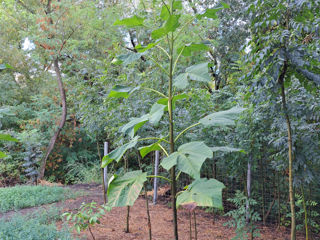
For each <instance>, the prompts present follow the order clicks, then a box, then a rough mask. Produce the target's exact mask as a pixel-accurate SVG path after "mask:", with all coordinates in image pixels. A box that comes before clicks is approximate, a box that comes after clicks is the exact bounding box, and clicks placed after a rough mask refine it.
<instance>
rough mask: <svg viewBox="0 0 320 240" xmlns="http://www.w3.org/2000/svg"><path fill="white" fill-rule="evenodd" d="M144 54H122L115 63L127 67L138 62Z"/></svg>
mask: <svg viewBox="0 0 320 240" xmlns="http://www.w3.org/2000/svg"><path fill="white" fill-rule="evenodd" d="M144 54H145V53H144V52H138V53H136V52H130V53H127V54H122V55H119V56H118V58H117V59H118V61H119V62H116V63H117V64H122V65H124V66H127V65H129V64H131V63H133V62H136V61H137V60H139V59H140V58H141V56H143V55H144Z"/></svg>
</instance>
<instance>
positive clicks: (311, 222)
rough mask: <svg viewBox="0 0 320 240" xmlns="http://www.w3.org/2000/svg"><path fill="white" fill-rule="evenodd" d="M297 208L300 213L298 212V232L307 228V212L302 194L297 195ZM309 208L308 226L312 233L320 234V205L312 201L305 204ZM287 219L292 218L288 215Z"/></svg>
mask: <svg viewBox="0 0 320 240" xmlns="http://www.w3.org/2000/svg"><path fill="white" fill-rule="evenodd" d="M295 198H296V206H297V207H298V211H297V212H296V218H297V223H298V224H297V230H303V229H304V228H305V211H304V207H303V196H302V195H301V194H296V195H295ZM305 203H306V208H307V224H308V228H309V229H310V230H311V232H314V233H315V234H318V233H319V232H320V222H319V216H320V213H319V211H318V203H317V202H315V201H312V200H308V201H306V202H305ZM287 217H290V214H287Z"/></svg>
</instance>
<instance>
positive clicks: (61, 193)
mask: <svg viewBox="0 0 320 240" xmlns="http://www.w3.org/2000/svg"><path fill="white" fill-rule="evenodd" d="M76 196H79V193H75V192H73V191H70V189H68V188H62V187H48V186H16V187H10V188H1V189H0V211H1V212H7V211H9V210H17V209H21V208H26V207H34V206H38V205H42V204H46V203H53V202H57V201H61V200H64V199H68V198H72V197H76Z"/></svg>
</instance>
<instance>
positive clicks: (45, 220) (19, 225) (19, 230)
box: [0, 208, 73, 240]
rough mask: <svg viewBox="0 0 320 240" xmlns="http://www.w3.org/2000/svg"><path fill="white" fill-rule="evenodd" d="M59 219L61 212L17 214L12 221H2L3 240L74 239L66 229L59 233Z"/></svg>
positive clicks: (1, 236) (0, 221)
mask: <svg viewBox="0 0 320 240" xmlns="http://www.w3.org/2000/svg"><path fill="white" fill-rule="evenodd" d="M58 219H59V211H58V210H57V209H56V208H51V209H50V210H49V211H45V210H43V209H42V210H39V211H37V212H35V213H33V214H30V215H27V216H22V215H20V214H16V215H14V216H12V218H10V219H5V220H4V219H0V239H1V240H53V239H59V240H69V239H70V240H71V239H73V238H72V236H71V234H70V232H69V231H68V229H66V228H65V227H64V228H63V229H62V230H61V231H58V230H57V228H56V226H55V223H54V222H55V221H56V220H58Z"/></svg>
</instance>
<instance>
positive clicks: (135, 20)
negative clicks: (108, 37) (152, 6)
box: [114, 15, 144, 28]
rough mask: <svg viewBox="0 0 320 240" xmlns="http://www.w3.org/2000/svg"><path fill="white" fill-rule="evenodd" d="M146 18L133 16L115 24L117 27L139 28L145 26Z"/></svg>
mask: <svg viewBox="0 0 320 240" xmlns="http://www.w3.org/2000/svg"><path fill="white" fill-rule="evenodd" d="M143 22H144V18H141V17H138V16H136V15H135V16H133V17H130V18H124V19H122V20H117V21H115V22H114V25H116V26H126V27H129V28H130V27H138V26H143Z"/></svg>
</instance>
